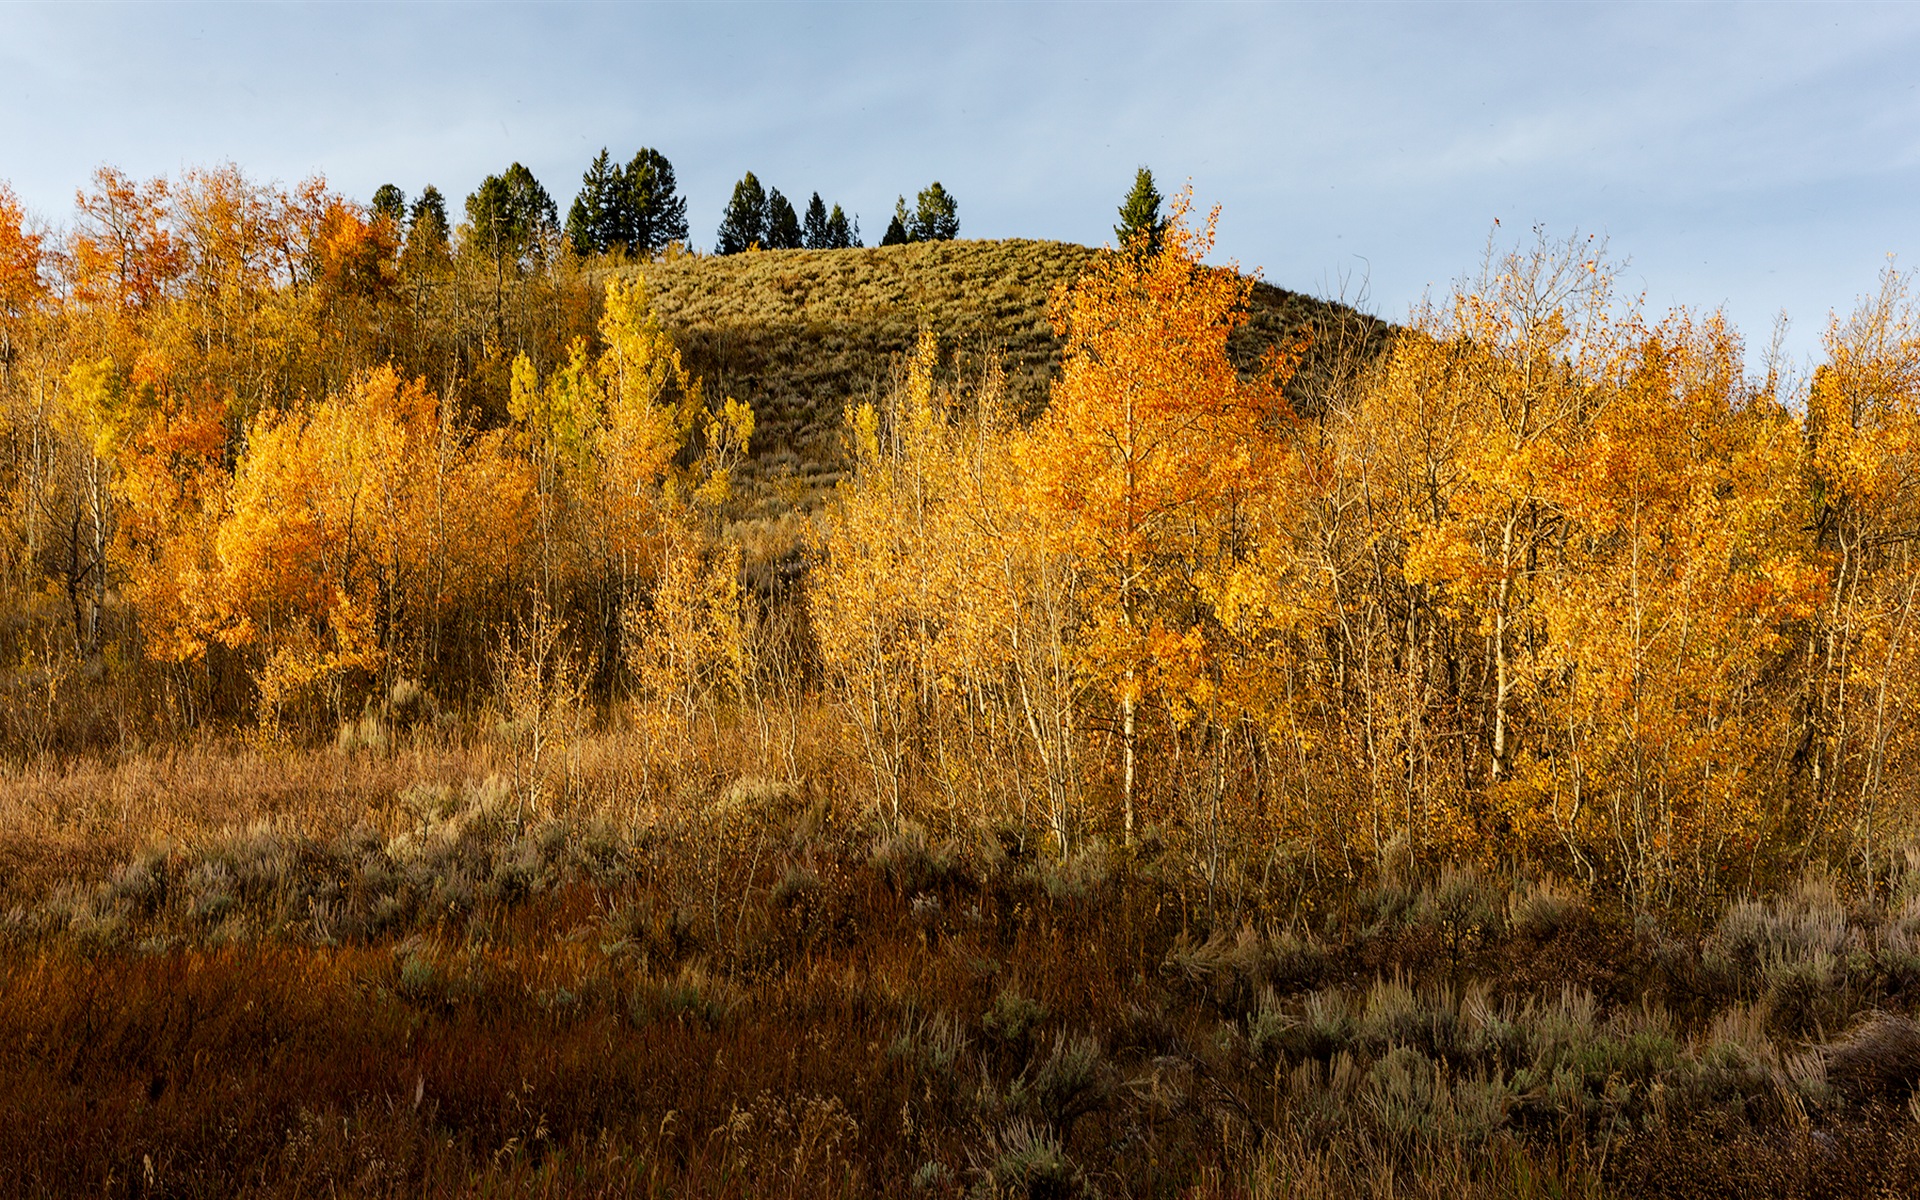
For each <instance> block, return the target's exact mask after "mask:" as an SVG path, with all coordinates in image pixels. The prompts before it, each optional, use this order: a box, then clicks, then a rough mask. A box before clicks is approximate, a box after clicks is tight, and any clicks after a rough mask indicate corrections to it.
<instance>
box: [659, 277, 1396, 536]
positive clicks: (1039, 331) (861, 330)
mask: <svg viewBox="0 0 1920 1200" xmlns="http://www.w3.org/2000/svg"><path fill="white" fill-rule="evenodd" d="M1101 253H1102V251H1099V250H1094V249H1089V248H1088V247H1085V246H1076V245H1072V244H1069V243H1065V242H1046V241H1030V240H1009V241H953V242H930V243H921V244H916V245H907V246H888V247H884V248H876V249H864V250H832V251H819V250H786V251H763V252H754V253H748V254H740V255H732V256H727V257H706V256H691V255H689V256H684V257H679V258H675V259H672V260H668V261H663V262H659V263H655V264H652V265H649V266H647V267H646V268H644V270H645V273H646V277H647V280H648V282H649V284H650V285H651V286H652V288H653V290H654V303H655V306H656V309H657V311H658V312H659V313H660V315H661V318H662V320H663V321H664V322H665V324H666V325H667V327H668V328H669V329H670V330H671V331H672V333H673V335H674V338H675V340H676V341H677V342H678V343H679V345H680V347H681V350H682V353H683V354H684V356H685V360H686V363H687V365H688V367H689V368H691V369H692V370H693V371H694V372H695V373H696V374H698V375H699V376H701V377H702V378H703V379H704V380H705V381H706V385H707V387H708V388H709V389H712V390H714V391H717V392H720V393H723V394H726V395H731V396H733V397H735V398H737V399H740V400H744V401H747V402H748V403H750V404H752V405H753V408H754V411H755V413H756V414H757V417H758V426H757V429H756V431H755V435H754V463H753V465H752V467H751V469H750V470H749V471H748V472H747V473H746V475H747V478H746V480H745V482H746V484H747V487H748V490H749V493H750V494H752V495H754V496H755V502H756V505H757V506H758V507H760V508H761V509H762V510H763V511H764V510H765V509H767V508H774V507H782V506H784V505H785V504H796V503H797V504H800V505H803V506H807V505H811V504H812V503H814V502H817V500H818V499H819V498H820V497H822V496H823V495H824V494H825V492H826V490H827V489H828V488H830V487H831V486H832V482H833V481H834V480H835V479H837V478H838V477H839V469H840V454H841V452H840V444H839V436H838V430H839V427H840V419H841V411H842V408H843V406H844V405H845V404H846V402H847V401H848V400H850V399H860V398H864V397H868V396H878V395H879V394H881V393H882V392H883V391H884V390H885V388H886V386H887V383H888V380H889V378H890V376H891V373H892V371H893V370H894V369H895V365H896V363H897V361H898V357H899V356H900V355H901V354H903V353H905V352H906V351H907V350H909V349H911V347H912V344H913V339H914V335H915V333H916V331H917V329H918V327H919V322H920V321H921V320H922V319H923V318H924V319H926V320H928V321H930V322H931V323H932V326H933V328H934V330H935V332H936V333H938V334H939V336H940V340H941V344H942V346H943V348H944V349H946V350H947V351H948V352H949V353H951V354H953V355H954V358H955V366H956V368H957V369H958V370H959V371H960V372H962V373H965V372H967V371H969V370H973V369H977V368H978V367H979V366H980V365H982V364H984V362H985V361H986V360H987V358H988V356H990V355H998V356H999V358H1000V361H1001V364H1002V367H1003V369H1004V370H1005V372H1006V377H1007V383H1008V387H1009V389H1010V390H1011V392H1012V398H1013V400H1014V402H1015V403H1016V404H1017V405H1018V406H1019V408H1020V411H1022V412H1026V413H1032V412H1037V411H1038V410H1039V409H1040V408H1041V407H1042V406H1043V405H1044V404H1045V402H1046V395H1047V386H1048V383H1049V381H1050V380H1051V379H1052V377H1053V374H1054V372H1055V371H1056V370H1057V369H1058V367H1059V361H1060V346H1059V342H1058V340H1057V339H1056V338H1055V337H1054V334H1053V327H1052V323H1051V322H1050V320H1049V318H1048V301H1049V297H1050V296H1051V294H1052V292H1053V289H1054V288H1055V287H1056V286H1057V285H1059V284H1062V283H1071V282H1072V281H1073V280H1074V279H1075V278H1077V277H1078V276H1079V274H1080V272H1081V271H1082V270H1083V269H1085V267H1086V266H1087V264H1088V263H1090V262H1092V261H1093V260H1094V258H1096V257H1097V256H1098V255H1099V254H1101ZM1252 309H1253V311H1252V312H1251V313H1250V314H1249V318H1248V322H1247V326H1246V328H1245V329H1243V330H1242V331H1241V333H1240V334H1239V335H1238V336H1237V337H1236V338H1235V342H1234V347H1233V348H1234V353H1235V356H1236V358H1237V360H1238V361H1241V362H1242V363H1251V362H1254V361H1256V360H1257V359H1258V358H1259V356H1260V354H1262V353H1263V352H1264V351H1266V350H1267V349H1268V348H1269V347H1272V346H1274V345H1276V344H1282V343H1285V342H1290V341H1292V340H1293V339H1294V338H1296V337H1297V336H1299V335H1300V334H1301V333H1302V332H1309V331H1310V332H1311V333H1312V334H1313V336H1314V351H1313V352H1311V353H1310V355H1309V359H1308V361H1307V363H1306V364H1305V366H1304V367H1303V369H1302V371H1301V374H1300V383H1299V385H1298V386H1297V387H1296V392H1297V393H1298V394H1297V396H1296V399H1297V400H1298V401H1299V402H1301V403H1302V404H1303V406H1311V404H1312V403H1313V391H1314V386H1315V384H1316V382H1319V381H1323V380H1324V379H1325V378H1326V376H1327V375H1328V373H1329V372H1330V371H1332V370H1334V369H1336V364H1337V363H1338V362H1340V361H1352V360H1353V359H1352V358H1351V357H1350V356H1348V355H1346V353H1345V351H1346V349H1347V348H1349V347H1352V348H1358V349H1359V350H1361V351H1362V353H1361V354H1360V355H1359V356H1358V358H1361V359H1364V358H1366V357H1370V356H1371V354H1372V353H1374V352H1376V351H1377V350H1378V348H1379V347H1380V346H1381V345H1384V343H1385V339H1386V336H1387V333H1388V331H1389V329H1390V326H1388V325H1387V324H1386V323H1385V322H1382V321H1379V320H1377V319H1374V318H1372V317H1368V316H1365V315H1363V314H1360V313H1358V312H1355V311H1354V310H1352V309H1349V308H1345V307H1343V306H1341V305H1337V304H1333V303H1329V302H1327V301H1322V300H1316V299H1313V298H1311V297H1308V296H1303V295H1301V294H1299V293H1297V292H1289V291H1286V290H1284V289H1282V288H1278V287H1274V286H1272V285H1271V284H1266V283H1261V284H1256V285H1255V288H1254V295H1253V305H1252Z"/></svg>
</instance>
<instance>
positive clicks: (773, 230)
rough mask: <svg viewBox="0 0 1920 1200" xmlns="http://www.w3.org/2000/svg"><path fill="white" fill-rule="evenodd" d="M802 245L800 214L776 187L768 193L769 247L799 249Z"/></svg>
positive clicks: (772, 248) (773, 248)
mask: <svg viewBox="0 0 1920 1200" xmlns="http://www.w3.org/2000/svg"><path fill="white" fill-rule="evenodd" d="M801 245H802V242H801V234H800V217H799V214H797V213H795V212H794V211H793V203H792V202H791V201H789V200H788V199H787V198H786V197H785V196H783V195H781V194H780V189H779V188H774V189H773V190H772V191H770V192H768V193H767V249H769V250H798V249H800V247H801Z"/></svg>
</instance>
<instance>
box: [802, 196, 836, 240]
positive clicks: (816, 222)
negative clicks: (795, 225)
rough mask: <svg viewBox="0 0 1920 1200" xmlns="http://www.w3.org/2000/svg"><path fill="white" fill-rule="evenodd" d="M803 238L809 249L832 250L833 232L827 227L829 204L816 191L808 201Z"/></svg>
mask: <svg viewBox="0 0 1920 1200" xmlns="http://www.w3.org/2000/svg"><path fill="white" fill-rule="evenodd" d="M801 240H802V241H803V242H804V243H805V245H806V248H807V249H809V250H831V249H832V248H833V238H832V234H831V233H830V232H829V231H828V229H827V206H826V204H825V202H823V201H822V200H821V199H820V193H819V192H815V193H814V194H813V199H811V200H809V201H807V219H806V222H805V226H804V231H803V233H802V236H801Z"/></svg>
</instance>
